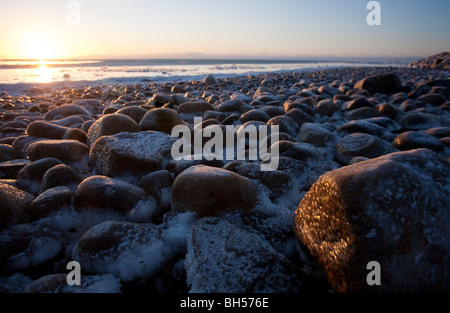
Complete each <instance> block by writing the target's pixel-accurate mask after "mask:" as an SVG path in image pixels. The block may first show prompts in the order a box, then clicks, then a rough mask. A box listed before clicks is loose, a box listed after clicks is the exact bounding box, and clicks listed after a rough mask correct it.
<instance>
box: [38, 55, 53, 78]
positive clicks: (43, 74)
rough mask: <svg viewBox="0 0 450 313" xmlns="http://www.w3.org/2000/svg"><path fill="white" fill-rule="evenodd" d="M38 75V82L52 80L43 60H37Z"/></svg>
mask: <svg viewBox="0 0 450 313" xmlns="http://www.w3.org/2000/svg"><path fill="white" fill-rule="evenodd" d="M38 75H39V82H40V83H49V82H51V81H52V75H51V73H50V69H49V68H48V67H47V62H46V61H45V60H40V61H39V68H38Z"/></svg>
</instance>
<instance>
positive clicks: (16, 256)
mask: <svg viewBox="0 0 450 313" xmlns="http://www.w3.org/2000/svg"><path fill="white" fill-rule="evenodd" d="M60 238H61V234H59V233H58V232H56V231H55V230H53V229H51V228H50V227H48V226H43V225H39V224H33V223H27V224H20V225H15V226H12V227H10V228H8V229H5V230H3V231H2V232H1V233H0V272H3V273H5V272H6V273H14V272H19V271H23V270H27V269H32V268H36V267H37V266H39V265H41V264H44V263H46V262H50V261H52V260H55V259H56V257H58V255H59V254H60V253H62V252H63V249H64V246H63V244H62V242H61V239H60Z"/></svg>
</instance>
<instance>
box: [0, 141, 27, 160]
mask: <svg viewBox="0 0 450 313" xmlns="http://www.w3.org/2000/svg"><path fill="white" fill-rule="evenodd" d="M14 159H24V154H23V153H22V151H20V150H17V149H14V148H13V147H12V146H11V145H7V144H3V143H2V144H0V162H5V161H11V160H14Z"/></svg>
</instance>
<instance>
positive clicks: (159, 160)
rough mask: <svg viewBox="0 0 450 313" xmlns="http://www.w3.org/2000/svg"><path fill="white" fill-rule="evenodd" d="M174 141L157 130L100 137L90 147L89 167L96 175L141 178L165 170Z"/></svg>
mask: <svg viewBox="0 0 450 313" xmlns="http://www.w3.org/2000/svg"><path fill="white" fill-rule="evenodd" d="M175 141H176V138H173V137H171V136H169V135H167V134H165V133H162V132H157V131H143V132H139V133H126V132H123V133H120V134H116V135H113V136H103V137H101V138H99V139H98V140H97V141H96V142H95V144H94V145H93V146H92V147H91V151H90V157H91V164H92V167H93V168H94V170H95V171H96V173H97V174H99V175H105V176H110V177H116V176H121V175H138V176H142V175H143V174H145V173H148V172H153V171H157V170H161V169H163V168H164V167H165V164H167V163H168V161H169V160H171V159H172V156H171V149H172V145H173V144H174V143H175Z"/></svg>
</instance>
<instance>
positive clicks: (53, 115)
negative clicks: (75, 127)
mask: <svg viewBox="0 0 450 313" xmlns="http://www.w3.org/2000/svg"><path fill="white" fill-rule="evenodd" d="M71 115H90V113H89V111H88V110H86V109H85V108H84V107H82V106H79V105H72V104H67V105H62V106H60V107H57V108H54V109H52V110H50V111H48V112H47V113H46V114H45V115H44V119H46V120H55V119H59V118H63V117H67V116H71Z"/></svg>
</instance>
